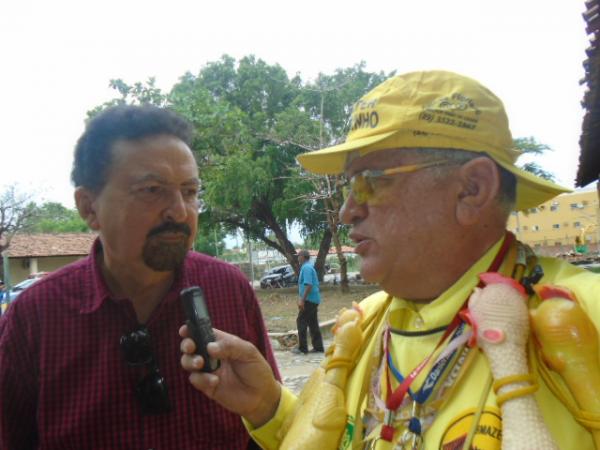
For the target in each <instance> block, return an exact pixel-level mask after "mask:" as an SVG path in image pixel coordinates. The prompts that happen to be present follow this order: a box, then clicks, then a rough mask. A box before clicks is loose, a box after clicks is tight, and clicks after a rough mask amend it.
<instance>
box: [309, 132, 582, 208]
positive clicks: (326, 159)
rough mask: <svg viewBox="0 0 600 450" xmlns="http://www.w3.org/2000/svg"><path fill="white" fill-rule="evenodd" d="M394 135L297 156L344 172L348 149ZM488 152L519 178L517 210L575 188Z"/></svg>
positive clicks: (312, 165) (313, 166) (321, 168)
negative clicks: (543, 176)
mask: <svg viewBox="0 0 600 450" xmlns="http://www.w3.org/2000/svg"><path fill="white" fill-rule="evenodd" d="M394 134H396V132H395V131H392V132H389V133H382V134H379V135H376V136H370V137H366V138H363V139H355V140H353V141H350V142H345V143H343V144H339V145H335V146H333V147H328V148H325V149H322V150H316V151H313V152H308V153H304V154H301V155H298V162H299V163H300V164H301V165H302V166H303V167H304V168H305V169H306V170H308V171H309V172H313V173H316V174H320V175H337V174H340V173H342V172H344V170H345V165H346V159H347V156H348V153H349V152H351V151H354V150H360V151H361V154H362V153H363V152H364V153H370V152H372V151H378V150H379V151H380V150H382V149H381V148H377V147H378V146H377V145H376V144H378V143H380V142H382V141H384V140H386V139H387V138H390V137H392V136H393V135H394ZM460 147H463V148H461V150H470V151H477V150H476V149H468V148H467V149H465V148H464V146H462V145H461V146H460ZM480 151H481V149H480ZM483 151H485V150H483ZM486 153H487V154H488V155H489V156H490V157H491V158H492V159H494V161H496V163H497V164H498V165H500V166H502V167H503V168H505V169H506V170H508V171H509V172H511V173H512V174H514V175H515V177H516V179H517V198H516V203H515V210H517V211H523V210H527V209H529V208H534V207H536V206H538V205H541V204H542V203H544V202H547V201H548V200H551V199H552V198H554V197H556V196H557V195H559V194H563V193H565V192H571V191H572V189H569V188H566V187H563V186H560V185H558V184H555V183H552V182H550V181H547V180H544V179H543V178H540V177H538V176H535V175H533V174H531V173H529V172H526V171H524V170H522V169H519V168H518V167H516V166H514V165H513V164H510V163H507V162H504V161H499V160H498V159H497V158H494V156H495V155H494V153H493V152H489V151H488V152H486Z"/></svg>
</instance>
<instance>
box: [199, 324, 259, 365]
mask: <svg viewBox="0 0 600 450" xmlns="http://www.w3.org/2000/svg"><path fill="white" fill-rule="evenodd" d="M215 337H216V339H217V340H216V341H215V342H210V343H209V344H208V345H207V346H206V349H207V350H208V353H209V355H210V356H213V357H215V358H219V359H233V360H239V361H249V360H256V359H257V357H260V356H261V355H260V353H259V351H258V350H257V349H256V347H255V346H254V345H252V344H251V343H250V342H248V341H245V340H243V339H240V338H239V337H237V336H234V335H233V334H229V333H225V332H223V331H220V330H215Z"/></svg>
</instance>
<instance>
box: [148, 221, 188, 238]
mask: <svg viewBox="0 0 600 450" xmlns="http://www.w3.org/2000/svg"><path fill="white" fill-rule="evenodd" d="M166 232H169V233H183V234H185V235H186V236H188V237H189V236H190V235H191V234H192V230H191V229H190V226H189V225H188V224H186V223H175V222H165V223H163V224H160V225H159V226H157V227H154V228H152V229H151V230H150V231H149V232H148V237H152V236H156V235H157V234H160V233H166Z"/></svg>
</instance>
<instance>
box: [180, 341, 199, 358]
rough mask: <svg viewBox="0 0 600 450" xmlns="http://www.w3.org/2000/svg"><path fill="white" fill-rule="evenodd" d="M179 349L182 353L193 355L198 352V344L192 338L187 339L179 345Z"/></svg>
mask: <svg viewBox="0 0 600 450" xmlns="http://www.w3.org/2000/svg"><path fill="white" fill-rule="evenodd" d="M179 348H180V349H181V353H187V354H189V355H191V354H192V353H194V352H195V351H196V343H195V342H194V341H193V340H192V339H190V338H185V339H184V340H183V341H181V343H180V344H179Z"/></svg>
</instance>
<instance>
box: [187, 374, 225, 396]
mask: <svg viewBox="0 0 600 450" xmlns="http://www.w3.org/2000/svg"><path fill="white" fill-rule="evenodd" d="M189 380H190V383H191V384H192V386H194V387H195V388H196V389H198V390H199V391H202V392H203V393H204V394H205V395H206V396H207V397H209V398H213V397H214V395H215V390H216V389H217V386H218V385H219V377H218V376H216V375H214V374H212V373H203V372H193V373H191V374H190V376H189Z"/></svg>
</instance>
